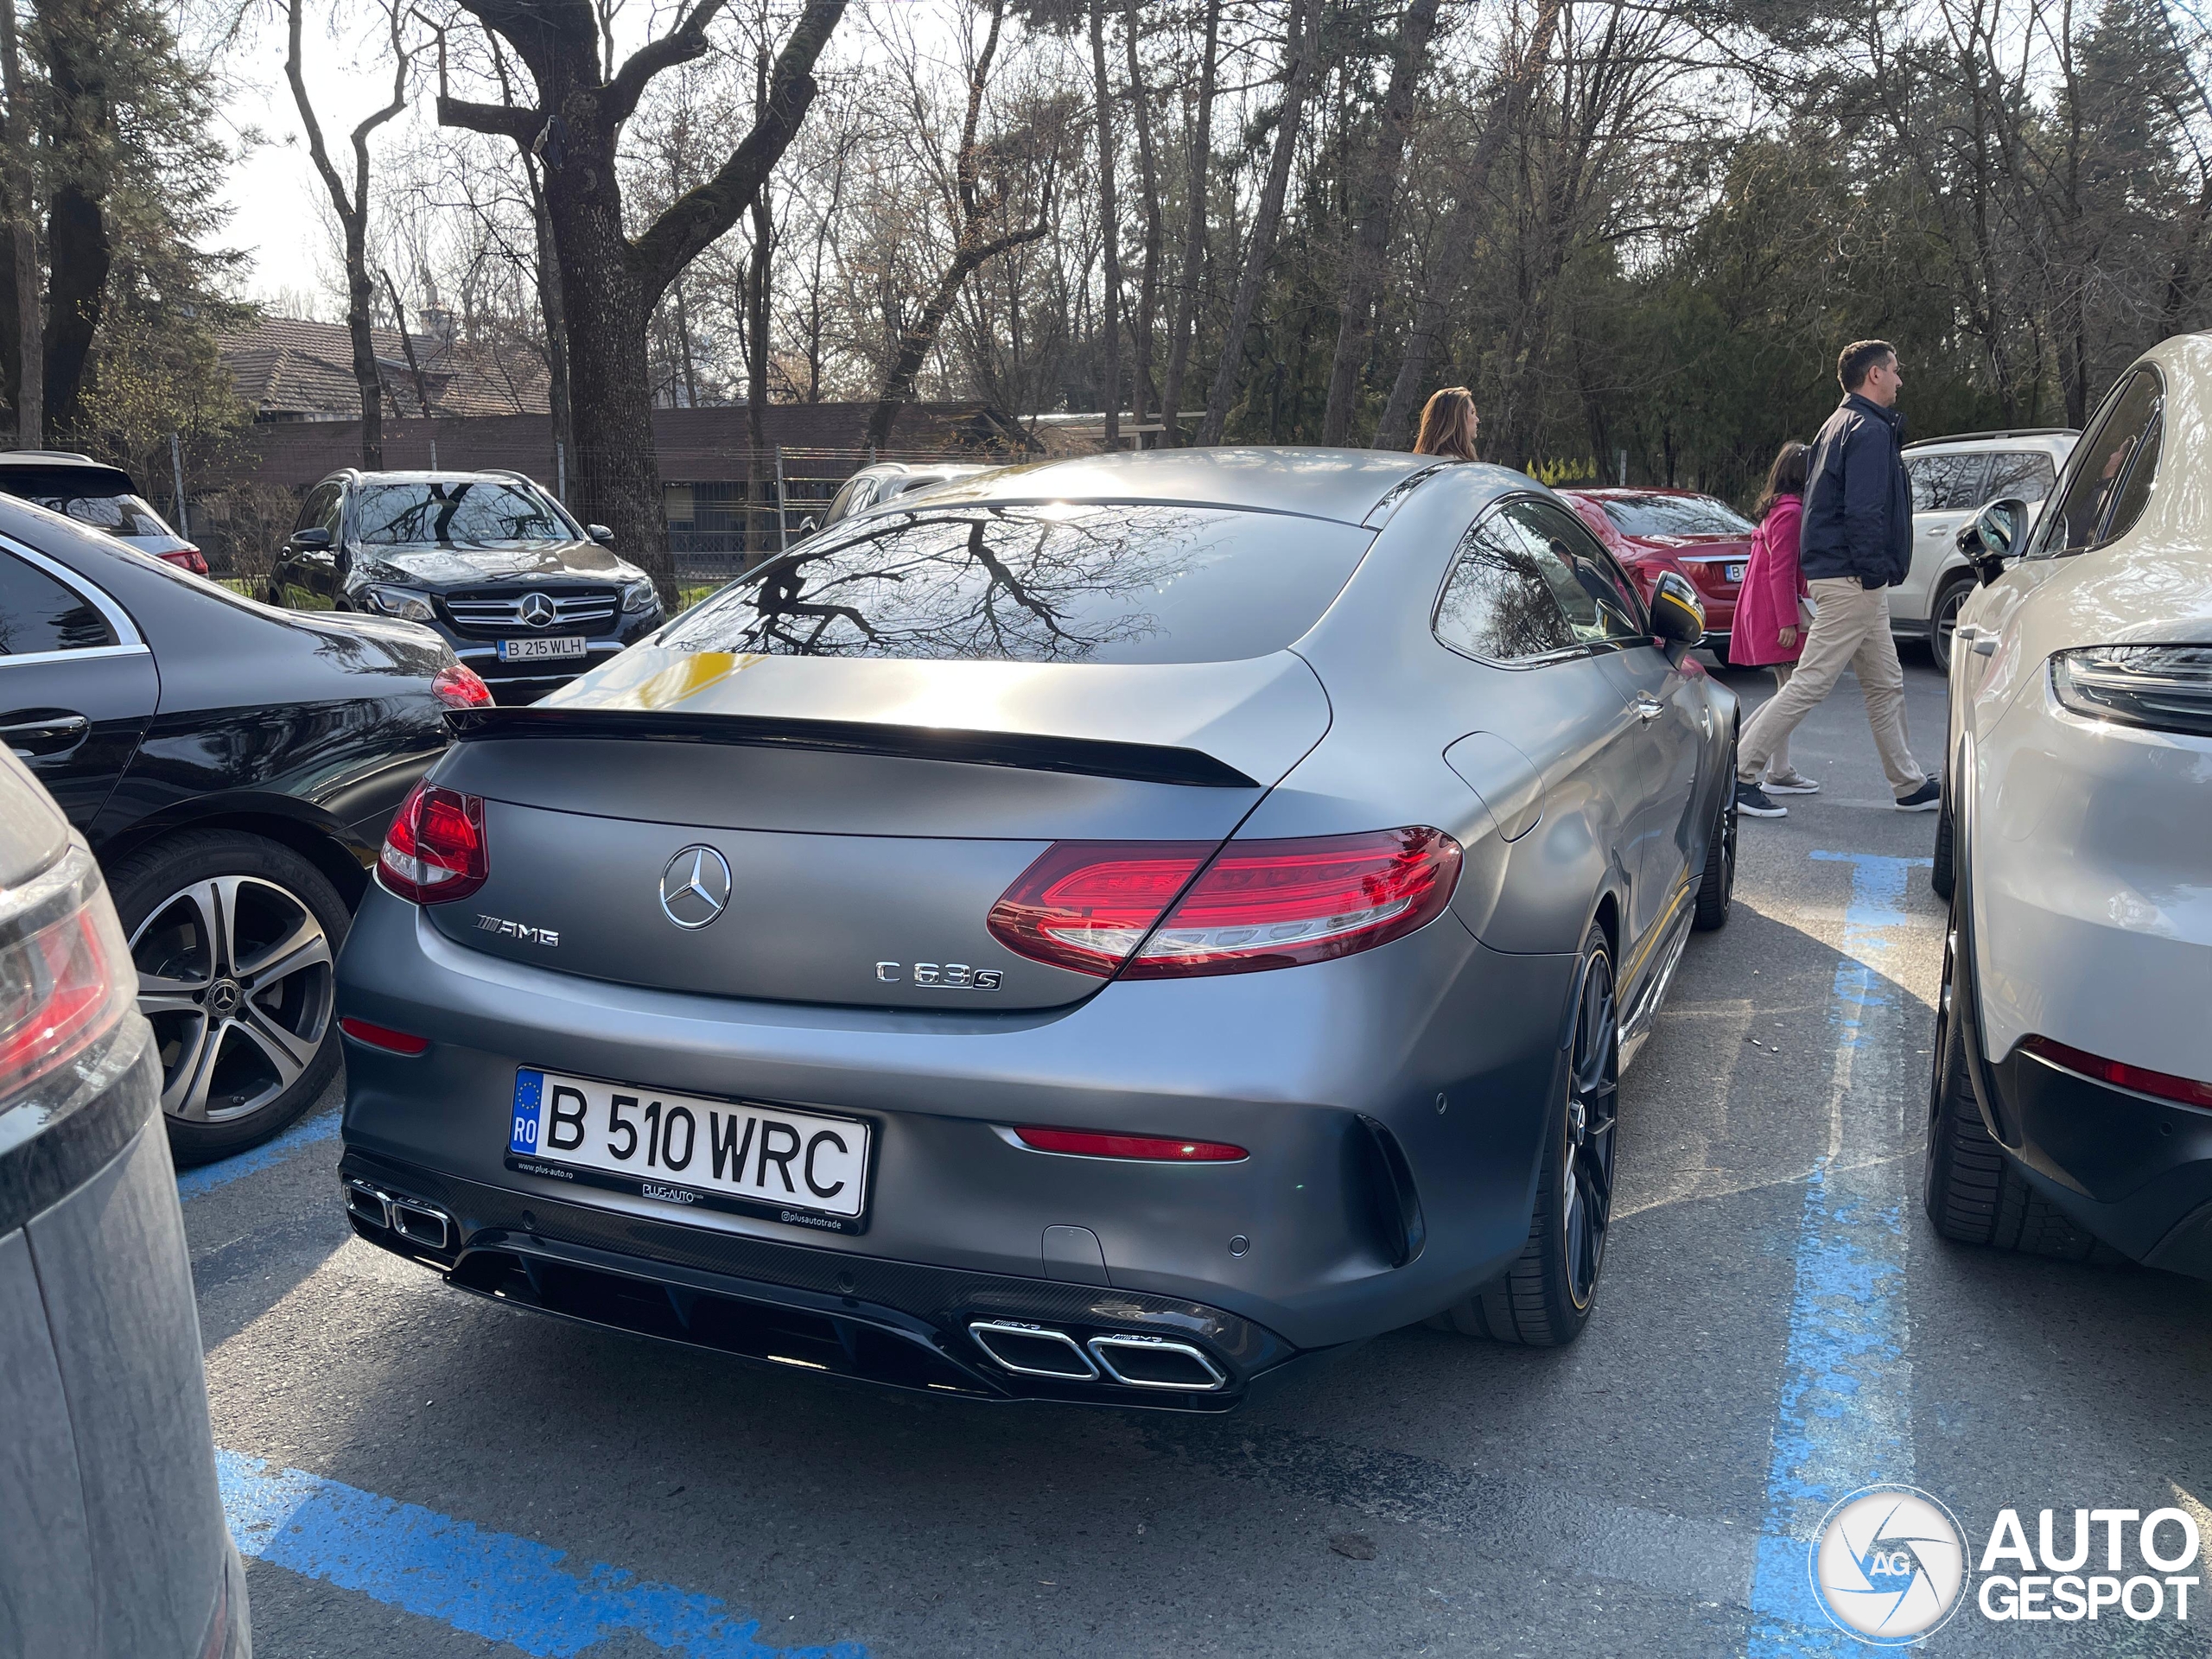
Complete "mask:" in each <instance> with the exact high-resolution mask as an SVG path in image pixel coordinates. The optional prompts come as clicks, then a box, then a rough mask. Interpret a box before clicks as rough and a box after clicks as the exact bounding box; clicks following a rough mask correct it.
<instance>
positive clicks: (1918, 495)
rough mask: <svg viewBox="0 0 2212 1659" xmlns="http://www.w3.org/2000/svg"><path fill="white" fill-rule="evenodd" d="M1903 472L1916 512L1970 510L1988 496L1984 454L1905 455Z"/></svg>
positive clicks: (1987, 466)
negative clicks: (1910, 488) (1910, 489)
mask: <svg viewBox="0 0 2212 1659" xmlns="http://www.w3.org/2000/svg"><path fill="white" fill-rule="evenodd" d="M1904 472H1905V476H1906V477H1907V478H1909V479H1910V480H1912V510H1913V511H1914V512H1972V511H1973V510H1974V508H1976V507H1978V506H1980V505H1981V504H1982V503H1983V502H1985V501H1986V500H1987V499H1989V492H1988V491H1987V490H1986V488H1985V487H1984V486H1985V485H1986V483H1987V481H1988V479H1989V456H1988V454H1986V453H1982V454H1950V455H1945V454H1934V455H1907V456H1906V457H1905V461H1904Z"/></svg>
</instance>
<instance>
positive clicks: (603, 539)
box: [584, 524, 614, 547]
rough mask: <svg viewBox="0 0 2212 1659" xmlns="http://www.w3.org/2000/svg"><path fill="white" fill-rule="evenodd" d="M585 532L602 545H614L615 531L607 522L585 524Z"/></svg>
mask: <svg viewBox="0 0 2212 1659" xmlns="http://www.w3.org/2000/svg"><path fill="white" fill-rule="evenodd" d="M584 534H585V535H587V536H588V537H591V538H592V540H594V542H597V543H599V544H600V545H601V547H612V546H613V545H614V532H613V531H611V530H609V529H608V528H607V526H606V525H605V524H586V525H585V526H584Z"/></svg>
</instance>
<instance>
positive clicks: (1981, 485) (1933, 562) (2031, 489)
mask: <svg viewBox="0 0 2212 1659" xmlns="http://www.w3.org/2000/svg"><path fill="white" fill-rule="evenodd" d="M2077 437H2079V434H2078V433H2076V432H2075V431H2074V430H2073V429H2071V428H2067V427H2038V428H2023V429H2019V430H2018V431H2012V432H1961V433H1959V434H1957V435H1955V436H1952V437H1948V438H1930V439H1929V440H1927V441H1926V442H1923V443H1909V444H1907V445H1905V447H1904V470H1905V475H1906V476H1907V477H1908V478H1910V480H1912V572H1911V574H1910V575H1908V576H1906V578H1905V579H1904V585H1903V586H1901V587H1897V588H1891V590H1890V631H1891V632H1892V633H1894V634H1895V635H1896V636H1897V638H1898V639H1912V640H1924V641H1926V642H1927V645H1928V648H1929V651H1930V652H1933V653H1934V654H1935V658H1936V667H1937V668H1939V669H1942V671H1944V672H1946V673H1948V672H1949V671H1950V667H1951V629H1952V627H1953V626H1955V624H1956V623H1957V621H1958V617H1959V606H1960V603H1961V601H1963V600H1964V599H1965V598H1966V596H1967V594H1969V593H1971V592H1973V591H1974V572H1973V571H1972V570H1971V569H1968V568H1967V560H1966V556H1965V555H1964V554H1962V553H1961V552H1960V551H1959V550H1958V548H1957V546H1956V545H1955V538H1956V537H1957V536H1958V533H1959V529H1960V526H1961V525H1962V524H1965V523H1966V522H1967V519H1969V518H1973V517H1974V509H1975V508H1977V507H1979V506H1980V505H1981V504H1982V503H1983V502H1985V501H1995V500H1999V499H2004V498H2005V497H2011V498H2012V499H2017V500H2021V501H2024V502H2026V503H2027V504H2028V506H2029V508H2030V514H2029V516H2030V518H2033V517H2034V512H2033V509H2035V508H2036V507H2037V506H2039V505H2041V504H2042V502H2043V499H2044V497H2046V496H2048V495H2049V494H2050V486H2051V484H2052V482H2053V480H2056V478H2057V476H2058V469H2059V468H2060V467H2063V466H2064V465H2065V464H2066V457H2067V455H2068V454H2070V453H2071V452H2072V450H2073V448H2074V444H2075V439H2076V438H2077Z"/></svg>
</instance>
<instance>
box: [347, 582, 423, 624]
mask: <svg viewBox="0 0 2212 1659" xmlns="http://www.w3.org/2000/svg"><path fill="white" fill-rule="evenodd" d="M363 592H364V594H365V595H366V597H367V599H368V601H369V603H370V605H371V606H372V607H375V608H376V609H378V610H379V611H382V612H383V613H385V615H386V616H396V617H398V618H399V619H400V620H403V621H407V622H428V621H429V620H430V619H431V617H432V616H433V615H434V614H435V613H434V612H432V610H431V609H430V601H429V600H427V599H425V598H423V595H422V594H410V593H409V592H408V591H407V589H405V588H365V589H364V590H363Z"/></svg>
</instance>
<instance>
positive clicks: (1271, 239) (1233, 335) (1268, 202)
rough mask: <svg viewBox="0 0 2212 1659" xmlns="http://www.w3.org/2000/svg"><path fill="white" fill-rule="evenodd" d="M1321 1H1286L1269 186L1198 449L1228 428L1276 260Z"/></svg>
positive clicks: (1317, 49) (1316, 50)
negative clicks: (1256, 311) (1281, 87)
mask: <svg viewBox="0 0 2212 1659" xmlns="http://www.w3.org/2000/svg"><path fill="white" fill-rule="evenodd" d="M1321 4H1322V0H1306V3H1305V4H1304V5H1302V6H1301V5H1300V0H1290V18H1289V22H1290V29H1289V38H1288V41H1287V61H1286V62H1285V63H1284V66H1283V67H1284V70H1285V78H1286V80H1287V88H1286V90H1285V92H1284V93H1283V100H1282V110H1281V114H1280V115H1279V116H1278V117H1277V118H1276V121H1275V148H1274V155H1273V156H1271V157H1269V158H1268V182H1267V186H1266V188H1264V189H1263V190H1262V192H1261V194H1260V205H1259V209H1258V211H1257V212H1256V213H1254V215H1253V218H1252V239H1251V241H1250V243H1249V245H1247V247H1246V249H1245V252H1244V273H1243V277H1240V278H1239V279H1238V281H1237V284H1236V302H1235V303H1234V304H1233V305H1231V306H1230V311H1229V329H1228V332H1227V334H1224V336H1223V338H1222V342H1221V361H1220V363H1219V364H1218V365H1216V367H1215V369H1214V376H1213V388H1212V390H1211V391H1209V392H1208V393H1207V394H1206V414H1205V420H1204V421H1203V422H1201V423H1199V426H1198V442H1199V443H1200V444H1202V445H1203V444H1215V443H1219V442H1221V433H1222V429H1223V428H1224V426H1225V425H1227V424H1228V422H1229V406H1230V404H1231V403H1232V402H1233V401H1234V400H1235V399H1236V391H1237V388H1238V386H1239V385H1242V384H1243V378H1244V336H1245V334H1246V333H1247V332H1248V331H1249V329H1250V327H1251V326H1252V308H1253V307H1254V306H1255V304H1256V303H1257V302H1258V301H1259V297H1260V283H1261V281H1262V278H1264V277H1266V275H1267V272H1268V260H1269V259H1270V258H1272V257H1274V247H1275V233H1276V232H1277V231H1278V230H1280V229H1281V226H1282V200H1283V194H1284V193H1285V192H1286V191H1287V190H1288V189H1289V188H1290V164H1291V162H1292V160H1293V159H1294V156H1296V154H1297V150H1298V128H1299V123H1300V121H1301V120H1302V119H1303V118H1304V116H1305V113H1306V93H1307V92H1308V90H1309V89H1310V88H1311V87H1312V86H1313V65H1314V63H1315V61H1316V60H1318V59H1319V57H1320V55H1321Z"/></svg>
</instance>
